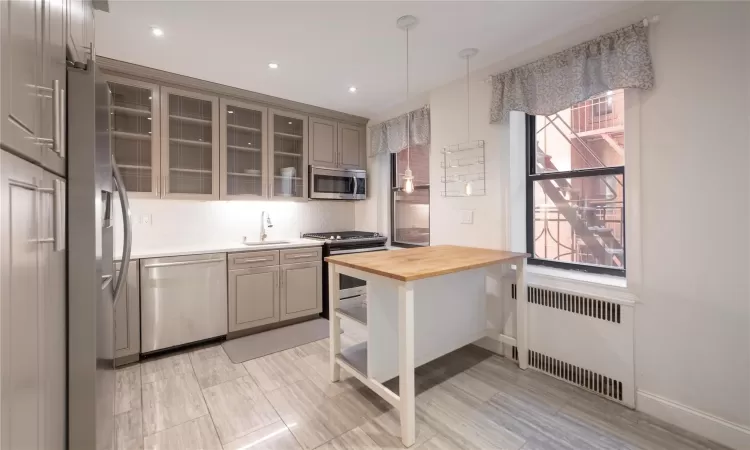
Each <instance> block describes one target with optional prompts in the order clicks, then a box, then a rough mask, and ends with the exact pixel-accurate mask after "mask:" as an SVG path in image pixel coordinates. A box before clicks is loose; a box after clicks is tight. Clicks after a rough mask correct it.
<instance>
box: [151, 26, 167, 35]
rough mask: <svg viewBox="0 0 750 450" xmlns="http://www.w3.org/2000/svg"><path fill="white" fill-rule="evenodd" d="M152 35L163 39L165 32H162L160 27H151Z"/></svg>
mask: <svg viewBox="0 0 750 450" xmlns="http://www.w3.org/2000/svg"><path fill="white" fill-rule="evenodd" d="M151 34H153V35H154V36H156V37H162V36H164V30H162V29H161V28H159V27H151Z"/></svg>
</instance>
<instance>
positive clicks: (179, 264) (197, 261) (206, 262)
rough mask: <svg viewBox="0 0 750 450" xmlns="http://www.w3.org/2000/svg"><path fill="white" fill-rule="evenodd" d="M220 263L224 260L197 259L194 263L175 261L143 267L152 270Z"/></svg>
mask: <svg viewBox="0 0 750 450" xmlns="http://www.w3.org/2000/svg"><path fill="white" fill-rule="evenodd" d="M222 261H224V258H214V259H197V260H195V261H177V262H171V263H156V264H146V265H145V266H143V267H144V268H146V269H153V268H155V267H172V266H188V265H192V264H209V263H215V262H222Z"/></svg>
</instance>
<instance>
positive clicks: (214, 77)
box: [96, 0, 625, 117]
mask: <svg viewBox="0 0 750 450" xmlns="http://www.w3.org/2000/svg"><path fill="white" fill-rule="evenodd" d="M109 6H110V12H109V13H105V12H101V11H97V12H96V46H97V54H99V55H102V56H107V57H110V58H115V59H119V60H123V61H128V62H132V63H136V64H141V65H144V66H148V67H154V68H157V69H162V70H166V71H169V72H175V73H179V74H183V75H189V76H192V77H196V78H200V79H204V80H209V81H213V82H217V83H222V84H226V85H230V86H235V87H239V88H243V89H248V90H251V91H256V92H261V93H264V94H269V95H274V96H277V97H283V98H286V99H290V100H295V101H299V102H303V103H308V104H312V105H317V106H322V107H325V108H330V109H334V110H338V111H343V112H347V113H350V114H356V115H360V116H364V117H373V116H376V115H377V114H378V113H381V112H383V111H384V110H387V109H388V108H389V107H391V106H393V105H395V104H398V103H400V102H402V101H403V100H404V96H405V59H406V55H405V36H404V32H403V31H401V30H399V29H398V28H396V19H397V18H398V17H400V16H402V15H405V14H412V15H414V16H416V17H417V18H418V19H419V22H420V23H419V25H418V26H417V27H416V29H414V30H413V31H411V32H410V90H411V92H412V93H413V94H414V93H418V92H426V91H428V90H430V89H433V88H435V87H438V86H440V85H443V84H445V83H448V82H450V81H452V80H455V79H457V78H460V77H462V76H463V74H464V72H465V63H464V61H463V60H461V59H459V58H458V52H459V51H460V50H461V49H463V48H466V47H477V48H479V54H478V55H477V56H476V57H475V58H473V59H472V70H473V69H475V68H476V69H479V68H482V67H485V66H488V65H490V64H492V63H495V62H497V61H500V60H502V59H504V58H507V57H509V56H512V55H515V54H517V53H519V52H520V51H522V50H524V49H527V48H530V47H533V46H535V45H538V44H540V43H542V42H545V41H547V40H549V39H552V38H554V37H556V36H559V35H562V34H564V33H566V32H569V31H571V30H573V29H576V28H578V27H580V26H583V25H585V24H588V23H591V22H593V21H595V20H596V19H597V18H598V17H602V16H606V15H610V14H613V13H615V12H617V11H619V10H622V9H624V7H625V2H603V1H602V2H599V1H597V2H567V1H554V2H541V1H539V2H536V1H533V2H521V1H515V2H487V1H485V2H442V1H440V2H438V1H422V2H391V1H370V2H358V1H348V2H317V1H304V2H278V1H276V2H249V1H246V2H241V1H184V0H182V1H174V0H173V1H132V0H128V1H121V0H110V2H109ZM155 25H156V26H159V27H161V28H163V30H164V33H165V35H164V36H163V37H161V38H156V37H154V36H152V35H151V32H150V27H151V26H155ZM270 61H277V62H278V63H279V66H280V67H279V69H276V70H271V69H269V68H268V63H269V62H270ZM351 85H354V86H357V89H358V91H357V93H355V94H351V93H349V92H348V88H349V86H351Z"/></svg>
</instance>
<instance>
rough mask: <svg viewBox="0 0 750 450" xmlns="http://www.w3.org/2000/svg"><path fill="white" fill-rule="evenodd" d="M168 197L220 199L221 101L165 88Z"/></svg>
mask: <svg viewBox="0 0 750 450" xmlns="http://www.w3.org/2000/svg"><path fill="white" fill-rule="evenodd" d="M161 103H162V106H161V110H162V122H161V123H162V137H161V140H162V146H161V148H162V151H161V155H162V161H161V163H162V170H161V172H162V177H163V184H164V187H163V194H162V197H165V198H185V199H196V200H212V199H218V198H219V99H218V98H217V97H212V96H209V95H203V94H198V93H196V92H189V91H181V90H178V89H173V88H168V87H162V88H161Z"/></svg>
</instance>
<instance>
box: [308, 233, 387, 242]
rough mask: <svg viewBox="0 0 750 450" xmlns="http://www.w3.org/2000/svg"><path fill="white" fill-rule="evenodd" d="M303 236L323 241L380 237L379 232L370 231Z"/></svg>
mask: <svg viewBox="0 0 750 450" xmlns="http://www.w3.org/2000/svg"><path fill="white" fill-rule="evenodd" d="M302 237H303V238H308V239H319V240H324V241H348V240H354V239H371V238H380V237H384V236H381V235H380V233H373V232H370V231H332V232H328V233H305V234H303V235H302Z"/></svg>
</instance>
